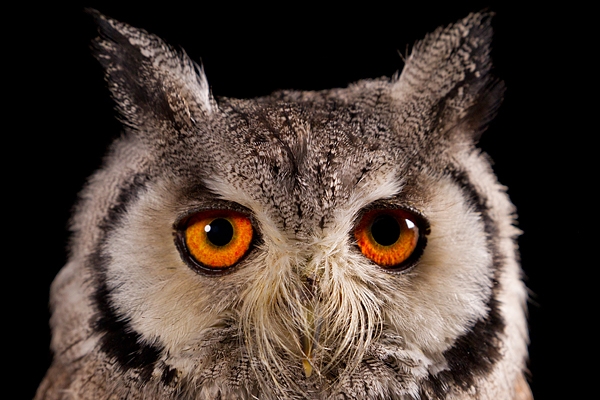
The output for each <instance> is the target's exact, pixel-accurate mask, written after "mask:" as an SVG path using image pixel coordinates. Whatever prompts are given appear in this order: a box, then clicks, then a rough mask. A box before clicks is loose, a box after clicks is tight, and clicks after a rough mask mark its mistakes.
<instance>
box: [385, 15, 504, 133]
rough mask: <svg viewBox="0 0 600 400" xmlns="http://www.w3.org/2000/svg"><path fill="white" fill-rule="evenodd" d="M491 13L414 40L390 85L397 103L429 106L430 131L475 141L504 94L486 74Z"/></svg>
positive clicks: (405, 106)
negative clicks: (401, 66)
mask: <svg viewBox="0 0 600 400" xmlns="http://www.w3.org/2000/svg"><path fill="white" fill-rule="evenodd" d="M492 17H493V14H492V13H489V12H481V13H473V14H469V15H468V16H467V17H465V18H464V19H462V20H460V21H458V22H457V23H455V24H452V25H449V26H447V27H441V28H438V29H437V30H435V31H434V32H433V33H431V34H428V35H427V36H426V37H425V38H424V39H423V40H422V41H420V42H418V43H416V44H415V46H414V49H413V51H412V53H411V55H410V57H409V58H408V60H407V62H406V65H405V67H404V69H403V70H402V73H401V74H400V76H399V78H398V79H397V80H396V81H395V83H394V87H393V89H392V90H393V96H394V98H395V100H396V103H397V104H398V106H399V107H402V108H403V109H409V110H410V109H417V110H421V111H422V110H430V112H431V115H432V120H431V121H430V122H431V128H432V129H433V130H435V131H436V132H438V133H440V134H443V135H445V136H451V137H453V138H454V139H459V137H460V138H462V139H467V140H469V141H477V140H478V139H479V137H480V135H481V133H483V131H484V130H485V129H486V127H487V124H488V123H489V122H490V121H491V119H493V117H494V116H495V114H496V112H497V110H498V107H499V106H500V104H501V103H502V98H503V94H504V84H503V82H502V81H500V80H498V79H496V78H495V77H493V76H492V74H491V72H490V71H491V68H492V62H491V58H490V45H491V41H492V27H491V19H492ZM457 136H458V137H457ZM465 136H466V137H465Z"/></svg>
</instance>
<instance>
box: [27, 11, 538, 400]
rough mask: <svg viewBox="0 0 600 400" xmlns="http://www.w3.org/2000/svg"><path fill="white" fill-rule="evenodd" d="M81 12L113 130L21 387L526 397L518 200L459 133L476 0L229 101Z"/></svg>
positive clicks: (476, 52)
mask: <svg viewBox="0 0 600 400" xmlns="http://www.w3.org/2000/svg"><path fill="white" fill-rule="evenodd" d="M91 13H92V14H93V15H94V17H95V19H96V21H97V23H98V26H99V30H100V37H99V38H98V39H97V40H96V42H95V44H94V46H95V50H96V55H97V58H98V60H99V61H100V63H101V64H102V66H103V67H104V70H105V73H106V79H107V82H108V88H109V89H110V91H111V94H112V96H113V99H114V100H115V103H116V105H117V109H118V111H119V113H120V117H121V119H122V121H123V122H124V125H125V127H126V128H125V132H124V134H123V137H122V138H120V139H118V140H117V141H115V143H114V144H113V146H112V147H111V150H110V152H109V155H108V157H107V158H106V160H105V163H104V165H103V167H102V168H101V169H100V170H99V171H98V172H96V173H95V174H94V175H93V176H92V177H91V178H90V180H89V182H88V185H87V186H86V188H85V189H84V190H83V191H82V194H81V201H80V203H79V205H78V207H77V212H76V214H75V216H74V218H73V222H72V230H73V232H74V233H73V239H72V246H71V257H70V260H69V262H68V264H67V265H66V266H65V268H64V269H63V270H62V271H61V272H60V273H59V275H58V276H57V278H56V280H55V282H54V283H53V286H52V303H51V304H52V310H53V315H52V321H51V325H52V329H53V339H52V349H53V351H54V354H55V359H54V362H53V364H52V366H51V368H50V370H49V371H48V375H47V377H46V378H45V380H44V381H43V382H42V384H41V385H40V388H39V389H38V393H37V396H36V400H41V399H63V398H81V399H88V398H89V399H100V398H113V397H114V398H131V399H166V398H178V399H193V398H203V399H204V398H206V399H223V398H240V399H250V398H260V399H276V398H277V399H279V398H290V399H329V398H361V399H363V398H364V399H440V400H441V399H499V398H507V399H508V398H517V397H516V396H517V394H519V393H520V394H521V395H522V397H520V398H519V399H520V400H525V399H527V398H530V393H529V390H528V386H527V383H526V381H525V378H524V370H525V363H526V359H527V340H528V339H527V323H526V315H525V301H526V289H525V286H524V285H523V283H522V281H521V278H522V277H521V270H520V266H519V264H518V257H517V248H516V244H515V238H516V236H517V235H518V234H519V231H518V229H517V228H515V227H514V222H515V216H514V213H515V210H514V207H513V206H512V204H511V203H510V200H509V199H508V196H507V195H506V192H505V188H504V187H503V186H501V185H500V184H499V183H498V182H497V179H496V177H495V176H494V174H493V171H492V169H491V166H490V162H489V160H488V159H487V157H486V156H485V155H482V154H481V152H480V151H479V150H478V149H477V148H476V146H475V145H476V142H477V140H478V138H479V135H480V134H481V133H482V132H483V131H484V130H485V126H486V124H487V123H488V122H489V121H490V119H491V117H492V116H493V114H494V112H495V110H496V109H497V107H498V105H499V103H500V101H501V98H502V93H503V85H502V84H501V83H500V82H499V81H497V80H496V79H495V78H493V77H492V76H491V74H490V71H491V61H490V57H489V50H490V41H491V27H490V21H489V19H490V17H491V15H489V14H486V13H474V14H470V15H469V16H467V17H465V18H464V19H463V20H461V21H458V22H457V23H456V24H454V25H450V26H448V27H443V28H439V29H438V30H436V31H435V32H434V33H432V34H430V35H427V36H426V38H425V39H424V40H423V41H421V42H419V43H418V44H417V45H415V49H414V51H413V53H412V54H411V56H410V57H409V58H408V59H407V61H406V66H405V68H404V70H403V72H402V73H401V74H400V75H399V76H398V77H394V78H392V79H386V78H380V79H377V80H364V81H360V82H357V83H354V84H351V85H350V86H348V88H345V89H331V90H324V91H316V92H297V91H282V92H278V93H275V94H273V95H271V96H266V97H262V98H258V99H252V100H239V99H228V98H213V97H212V96H211V94H210V90H209V86H208V81H207V79H206V77H205V75H204V72H203V71H202V69H201V68H199V67H198V66H197V65H196V64H195V63H193V62H192V61H191V60H190V59H189V58H188V57H187V56H186V55H185V53H183V52H182V51H178V50H175V49H174V48H173V47H171V46H169V45H167V44H166V43H164V42H163V41H162V40H161V39H160V38H158V37H157V36H154V35H152V34H150V33H148V32H145V31H143V30H140V29H137V28H133V27H130V26H128V25H126V24H124V23H121V22H118V21H115V20H112V19H109V18H107V17H105V16H103V15H101V14H99V13H97V12H94V11H92V12H91ZM217 211H218V213H216V212H217ZM236 218H239V219H240V220H241V221H243V224H242V225H239V226H238V225H236V224H237V222H235V221H237V220H236ZM215 221H216V222H215ZM232 221H233V222H232ZM195 224H199V226H200V227H201V229H200V230H199V231H200V232H205V234H204V233H197V232H198V231H197V230H195V228H196V225H195ZM219 224H222V225H219ZM240 226H247V227H249V228H248V231H244V230H243V229H245V228H242V227H240ZM206 227H208V228H210V229H208V228H206ZM220 227H221V228H220ZM219 229H222V231H219ZM227 229H230V230H231V233H230V234H229V236H227V232H229V231H228V230H227ZM206 232H210V233H206ZM219 232H221V233H219ZM223 232H225V233H223ZM203 235H204V236H203ZM219 235H221V236H219ZM225 239H226V240H225ZM238 240H239V241H240V242H241V243H242V245H240V247H239V248H238V247H235V246H234V244H236V245H237V241H238ZM244 240H247V242H244ZM232 249H233V250H235V251H237V252H238V253H239V254H238V253H235V254H234V255H235V257H234V258H232V257H233V256H232V254H233V253H234V252H233V250H232ZM229 251H232V254H229V253H228V252H229ZM205 253H208V254H209V255H210V257H209V258H206V259H205V258H203V257H204V254H205ZM224 254H225V255H226V256H227V257H225V256H224ZM382 254H384V255H385V257H384V256H382ZM229 256H232V257H229ZM380 256H381V257H380ZM230 259H233V261H231V262H230V261H227V260H230ZM223 260H226V262H225V261H223ZM388 260H391V261H388ZM69 396H70V397H69Z"/></svg>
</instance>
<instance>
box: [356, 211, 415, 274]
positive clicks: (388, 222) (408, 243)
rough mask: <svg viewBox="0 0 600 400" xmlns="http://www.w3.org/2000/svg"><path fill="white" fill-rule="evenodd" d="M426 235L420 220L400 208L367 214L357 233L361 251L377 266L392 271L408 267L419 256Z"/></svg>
mask: <svg viewBox="0 0 600 400" xmlns="http://www.w3.org/2000/svg"><path fill="white" fill-rule="evenodd" d="M424 234H426V232H424V231H423V232H422V231H421V230H420V229H419V218H418V217H416V216H415V215H414V214H412V213H410V212H408V211H405V210H398V209H378V210H371V211H368V212H367V213H365V215H364V216H363V217H362V219H361V220H360V222H359V224H358V226H357V227H356V229H355V231H354V237H355V238H356V242H357V244H358V247H359V248H360V251H361V252H362V253H363V254H364V255H365V256H366V257H367V258H369V259H371V260H372V261H373V262H374V263H375V264H377V265H379V266H381V267H385V268H390V269H405V268H408V267H409V266H411V265H412V262H414V261H416V260H417V259H418V258H419V257H420V255H421V252H422V250H423V248H424V245H425V237H424Z"/></svg>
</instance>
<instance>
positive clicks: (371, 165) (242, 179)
mask: <svg viewBox="0 0 600 400" xmlns="http://www.w3.org/2000/svg"><path fill="white" fill-rule="evenodd" d="M265 103H266V104H265ZM223 108H224V111H223V115H222V118H221V119H220V121H219V123H218V124H217V126H216V127H215V128H214V132H213V135H214V137H213V140H215V141H217V142H218V143H219V145H218V146H215V148H216V150H215V151H214V157H212V160H213V161H214V162H213V164H214V165H212V166H211V171H212V173H213V177H214V176H219V179H221V180H222V181H225V182H227V184H229V185H231V186H233V187H234V188H235V189H236V190H237V191H242V192H243V193H244V194H245V195H247V196H250V197H251V198H252V199H253V200H255V201H258V202H260V203H261V204H263V205H264V204H267V206H268V207H270V208H271V210H270V212H271V213H274V214H277V216H278V218H281V220H282V222H283V224H284V225H286V226H287V227H289V226H292V225H293V226H298V229H303V228H300V225H303V226H306V223H307V221H310V220H313V221H315V222H317V221H318V222H319V224H321V225H322V224H323V223H326V222H327V220H328V219H329V216H330V215H331V212H332V211H333V210H334V209H336V208H337V207H338V206H339V205H341V204H345V202H347V201H348V199H349V198H350V197H351V196H353V195H356V194H357V192H360V190H361V188H362V187H364V186H365V183H368V182H369V181H376V180H381V177H382V176H383V175H386V176H388V175H394V174H390V171H392V170H397V169H398V166H399V164H400V162H399V160H400V159H401V153H402V151H401V149H400V148H399V146H398V145H397V143H398V142H399V138H398V137H397V135H396V134H394V132H393V130H392V126H391V124H390V123H389V121H388V120H386V118H385V116H386V113H381V112H377V113H376V112H365V111H361V110H357V109H356V108H351V107H350V106H346V105H345V103H344V102H343V101H340V100H333V101H303V102H288V101H270V102H267V100H254V101H232V102H228V103H227V104H226V105H225V107H223ZM372 111H373V110H372ZM398 178H399V179H400V177H398ZM394 179H395V178H394ZM207 186H209V187H210V184H209V185H207ZM217 192H218V191H217ZM238 194H239V193H238ZM238 197H239V196H238Z"/></svg>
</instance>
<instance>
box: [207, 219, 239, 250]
mask: <svg viewBox="0 0 600 400" xmlns="http://www.w3.org/2000/svg"><path fill="white" fill-rule="evenodd" d="M208 227H210V230H208V231H207V232H206V237H207V238H208V240H210V242H211V243H212V244H214V245H215V246H225V245H226V244H227V243H229V242H231V239H232V238H233V226H231V222H229V221H227V220H226V219H224V218H217V219H215V220H214V221H212V222H211V223H210V225H208Z"/></svg>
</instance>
